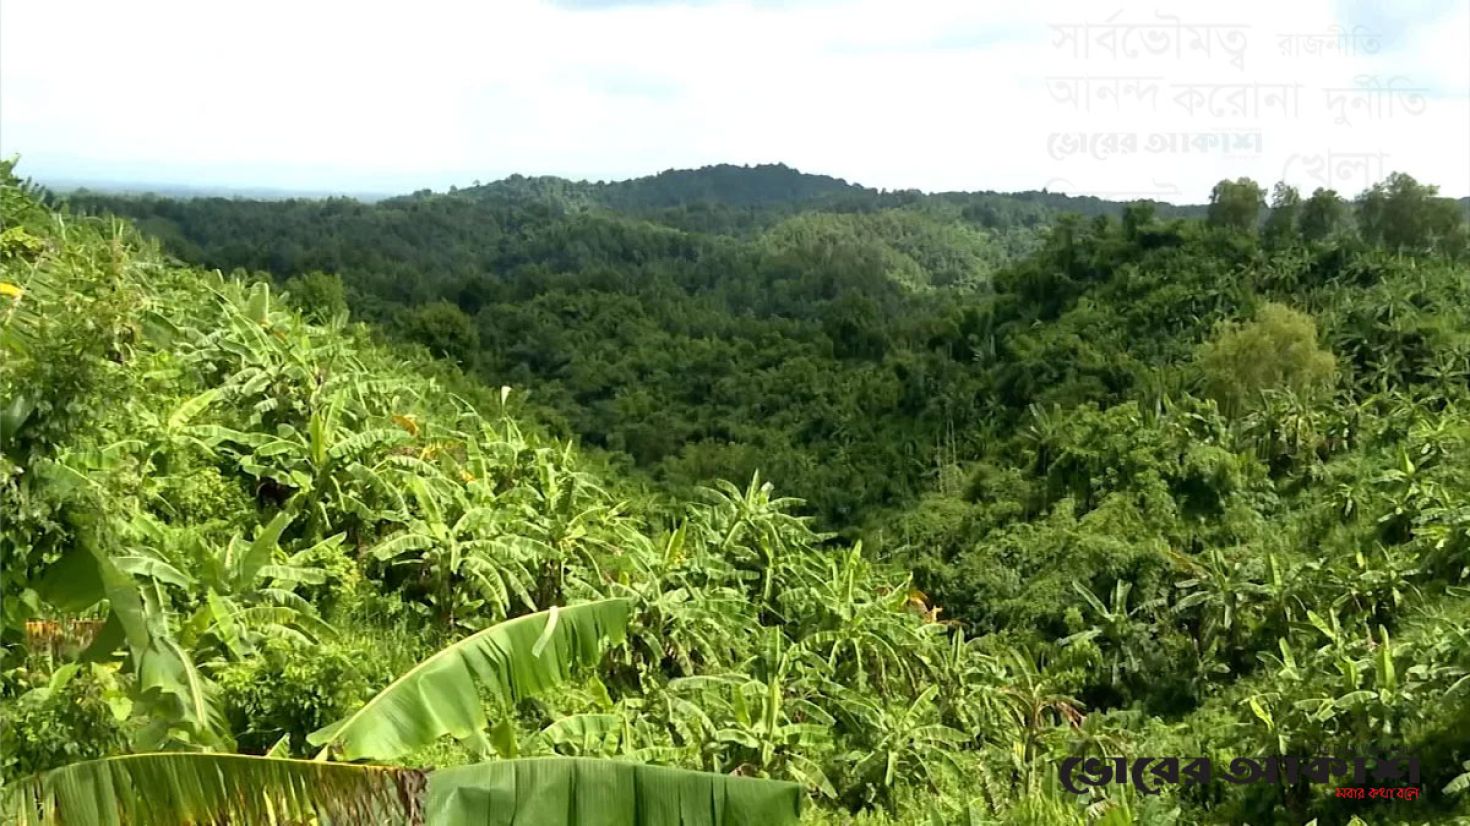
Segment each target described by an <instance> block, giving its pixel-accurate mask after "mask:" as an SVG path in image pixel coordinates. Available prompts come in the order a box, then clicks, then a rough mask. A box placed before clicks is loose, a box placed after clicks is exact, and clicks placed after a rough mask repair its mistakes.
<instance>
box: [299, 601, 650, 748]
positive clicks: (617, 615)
mask: <svg viewBox="0 0 1470 826" xmlns="http://www.w3.org/2000/svg"><path fill="white" fill-rule="evenodd" d="M630 609H631V606H630V605H629V604H628V602H627V601H626V600H618V599H610V600H601V601H598V602H589V603H583V604H581V605H573V606H569V607H566V608H551V609H549V610H547V611H544V612H541V613H537V614H527V615H526V616H523V617H517V618H515V619H513V620H508V621H506V622H503V623H500V624H499V625H493V626H491V627H489V628H486V629H485V630H483V631H480V632H478V633H475V634H472V635H470V636H468V637H465V638H464V639H462V640H460V641H458V642H456V643H454V644H452V645H450V646H448V647H446V648H443V649H441V650H440V651H438V652H436V653H434V654H432V655H430V656H429V657H428V658H427V659H425V660H423V661H422V662H420V663H419V664H418V665H415V666H414V667H413V668H411V669H409V670H408V671H406V672H404V673H403V674H402V675H400V676H399V677H398V678H397V679H396V680H394V681H393V682H392V683H390V684H389V685H388V686H387V687H386V688H384V689H383V690H382V691H380V692H378V693H377V694H376V695H374V696H373V697H372V698H371V699H369V700H368V701H367V702H366V703H364V704H363V705H362V706H361V707H360V708H358V710H357V711H354V712H353V713H352V714H349V715H348V716H347V717H344V718H343V719H341V720H338V721H337V722H335V723H332V724H331V725H329V726H326V727H324V728H322V729H319V730H317V731H315V732H313V733H312V734H311V735H310V736H309V737H308V738H307V740H308V741H309V742H310V743H312V745H315V746H318V747H320V749H321V750H320V751H319V752H318V754H317V757H316V759H317V760H330V759H338V760H347V761H351V760H361V759H371V760H393V759H395V758H398V757H400V756H402V755H403V754H406V753H408V752H409V751H412V750H414V749H417V748H421V747H423V746H426V745H429V744H430V743H433V742H434V741H436V740H438V739H439V738H441V737H443V736H445V735H453V736H454V737H455V738H456V739H458V740H459V741H461V742H462V743H464V744H465V745H466V746H467V747H468V748H470V749H471V750H472V751H475V752H477V753H481V754H485V753H489V752H490V750H491V748H492V746H491V743H490V741H489V739H487V737H486V734H485V730H486V727H487V725H488V721H487V719H486V716H485V710H484V708H483V707H482V706H481V705H480V702H479V698H480V696H481V694H480V692H481V691H484V692H485V693H486V694H488V695H489V696H491V697H494V698H496V699H497V700H498V701H500V702H501V704H502V706H504V707H509V706H513V705H514V704H515V703H518V702H520V701H521V700H524V699H526V698H528V697H531V696H534V695H536V694H538V693H541V692H543V691H545V690H547V689H549V688H551V687H553V686H556V685H559V684H561V683H563V682H565V681H566V680H567V679H568V678H569V677H570V676H571V675H572V673H573V671H574V669H576V668H578V667H585V666H591V665H595V664H596V663H597V662H598V661H599V660H600V659H601V657H602V649H603V646H604V645H605V644H617V643H620V642H621V641H622V640H623V638H624V635H625V633H626V631H627V625H628V616H629V614H630ZM499 728H500V731H499V732H497V736H498V737H504V736H506V729H507V728H508V727H506V726H500V727H499ZM501 750H502V751H512V750H514V749H513V747H511V746H508V745H502V746H501Z"/></svg>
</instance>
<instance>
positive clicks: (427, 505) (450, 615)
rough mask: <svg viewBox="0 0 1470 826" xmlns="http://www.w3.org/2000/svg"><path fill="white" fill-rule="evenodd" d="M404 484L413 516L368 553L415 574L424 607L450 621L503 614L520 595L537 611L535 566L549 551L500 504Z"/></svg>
mask: <svg viewBox="0 0 1470 826" xmlns="http://www.w3.org/2000/svg"><path fill="white" fill-rule="evenodd" d="M407 482H408V487H409V490H410V491H411V493H412V495H413V497H414V500H415V502H416V503H417V505H418V507H417V509H416V514H417V515H416V516H414V517H412V518H411V519H410V521H409V522H408V523H407V524H406V525H405V526H404V528H403V529H402V530H399V531H396V532H394V533H391V534H389V535H388V536H386V537H385V538H384V539H383V540H382V541H381V542H379V543H378V544H377V545H375V546H373V547H372V548H371V549H370V550H369V551H368V555H369V556H370V557H372V558H374V559H377V560H378V561H380V562H385V563H388V564H390V565H393V566H398V567H408V568H410V569H411V570H412V571H414V572H415V573H417V574H418V581H419V582H420V583H422V585H423V587H424V590H425V592H426V595H427V600H428V603H429V606H431V607H432V609H433V610H435V611H436V615H437V618H438V619H439V620H440V621H442V622H446V623H449V624H450V625H459V626H465V627H475V626H476V625H477V624H479V623H482V622H483V621H485V620H489V621H492V622H493V621H495V620H497V619H503V618H505V617H507V616H509V615H510V614H511V611H512V608H513V607H514V606H515V605H516V603H517V601H518V602H519V604H520V605H522V606H524V607H525V608H530V609H535V607H536V598H535V597H534V596H533V595H532V588H533V586H534V583H535V573H534V570H535V569H536V568H537V567H538V564H539V563H541V562H542V561H543V560H544V559H545V558H546V557H547V556H548V555H549V551H550V549H548V548H546V547H545V546H544V545H540V544H538V543H536V542H534V541H533V540H531V539H529V538H527V537H526V536H525V532H524V531H523V530H522V528H523V523H522V522H521V521H520V520H517V519H511V518H508V516H507V513H506V509H505V508H504V507H499V508H497V507H492V506H490V505H488V504H476V503H475V501H474V500H472V499H471V498H470V495H469V494H468V493H467V492H466V491H465V490H464V488H463V487H461V486H457V485H447V486H443V487H441V488H438V489H431V488H430V487H429V485H428V484H427V483H426V482H425V480H424V478H423V477H420V476H411V477H408V480H407ZM441 500H442V501H441ZM466 586H468V587H466ZM482 609H488V612H486V611H482Z"/></svg>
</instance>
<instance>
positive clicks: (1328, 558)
mask: <svg viewBox="0 0 1470 826" xmlns="http://www.w3.org/2000/svg"><path fill="white" fill-rule="evenodd" d="M744 172H745V173H748V174H742V171H741V170H734V169H733V168H716V169H715V170H712V171H711V170H705V171H701V172H694V173H666V174H665V175H662V176H658V177H656V178H653V179H645V180H643V181H640V182H625V183H623V184H572V183H570V182H565V181H559V180H556V179H512V180H510V181H506V182H500V183H497V184H492V185H489V186H485V187H475V188H472V189H465V190H458V191H455V192H451V193H449V194H446V195H433V194H428V193H420V194H416V195H414V196H411V197H407V198H400V199H392V200H389V201H385V202H383V203H380V204H376V205H371V206H368V205H363V204H357V203H355V202H350V201H342V200H334V201H321V202H311V201H286V202H275V203H264V202H250V201H225V200H219V199H206V200H197V201H170V200H165V199H156V198H144V199H117V198H104V197H100V196H92V195H84V196H75V197H73V198H71V199H70V204H69V206H68V205H67V204H58V203H57V202H56V200H55V199H52V198H49V197H44V194H43V193H36V192H33V191H30V190H29V189H28V188H27V187H26V186H24V185H22V184H20V183H19V182H18V181H16V180H15V179H14V178H13V177H11V175H10V173H9V169H8V168H6V169H5V170H4V174H3V177H4V181H3V190H0V192H3V202H0V206H3V208H4V227H5V229H4V232H3V235H0V268H3V269H0V293H3V295H0V324H3V327H0V353H3V357H4V361H3V362H0V513H3V514H4V523H3V534H0V554H3V559H4V562H5V568H4V571H3V576H0V597H3V599H4V605H3V622H4V626H3V633H4V643H5V653H4V659H3V662H0V738H3V740H0V778H3V779H4V780H5V782H6V785H5V788H4V791H5V793H6V794H7V795H8V798H7V804H8V805H12V806H18V807H20V808H18V809H10V810H9V811H21V812H27V813H29V814H27V815H25V816H29V817H38V816H39V815H43V814H52V815H55V812H54V810H53V811H51V812H44V811H38V812H32V811H31V810H32V809H33V808H35V807H34V806H33V805H29V804H31V803H34V801H37V800H39V801H41V803H42V805H44V806H53V807H55V806H62V807H69V808H65V809H64V812H65V814H64V815H63V816H64V817H67V818H72V819H74V820H67V821H66V822H74V821H75V822H83V823H86V822H107V820H106V816H105V815H98V816H97V817H92V816H91V815H90V814H88V815H83V814H78V812H79V811H80V808H79V807H82V808H84V807H85V806H86V805H87V804H86V803H84V802H80V801H84V800H98V799H100V800H102V801H103V802H104V803H105V804H109V805H112V806H116V807H117V812H118V813H120V816H121V817H124V818H132V819H135V820H137V821H139V822H175V821H177V820H178V819H179V818H180V817H184V816H187V817H193V818H197V819H200V820H208V819H209V818H211V817H214V816H216V815H220V816H232V817H235V818H237V819H239V818H250V817H252V816H254V817H256V818H257V819H259V818H260V812H261V811H264V810H265V808H266V807H269V810H270V811H271V812H272V813H274V814H273V815H271V816H274V817H278V818H281V819H282V820H283V822H288V821H289V819H290V818H301V817H305V816H307V815H310V814H315V815H317V816H319V817H324V818H327V819H334V821H335V822H353V818H354V817H356V818H357V819H358V820H361V818H362V815H361V813H362V812H372V813H374V815H373V816H377V813H380V812H383V811H387V810H392V811H393V812H394V813H396V816H404V813H403V811H402V809H403V807H404V805H405V804H404V803H403V801H404V800H405V799H420V798H421V799H423V800H425V801H427V803H426V804H425V805H427V806H428V809H427V814H428V815H429V817H430V819H431V821H432V820H433V819H434V818H435V817H438V818H441V819H442V822H460V821H462V820H463V821H470V820H473V821H474V822H480V821H483V819H484V817H485V814H484V812H485V811H486V810H485V808H484V807H486V806H491V807H495V806H497V805H499V806H501V807H508V806H509V805H511V804H508V803H506V801H516V803H515V804H514V805H515V806H516V807H517V808H516V811H518V812H520V811H522V810H521V808H520V807H522V806H524V807H525V810H524V811H525V817H526V818H527V819H532V818H540V817H545V816H546V815H547V813H548V812H551V811H552V810H555V812H557V813H565V812H568V811H578V812H590V811H598V812H604V813H605V812H618V813H625V812H628V811H629V810H636V811H635V812H634V814H617V815H615V816H614V815H609V817H608V821H609V822H617V823H628V822H649V823H664V822H681V821H679V820H677V819H675V817H674V816H673V815H672V814H671V813H670V812H669V810H667V809H658V808H657V807H653V808H649V807H648V806H646V805H645V804H644V802H643V801H645V800H649V801H654V800H657V801H661V804H666V803H668V801H670V800H673V799H684V800H687V801H688V806H689V807H690V808H691V810H692V809H693V808H699V809H700V810H701V811H703V812H705V813H706V814H705V815H704V816H705V817H709V815H708V812H710V811H711V810H712V807H713V806H715V805H718V804H717V803H716V801H725V804H724V805H727V806H729V809H728V810H727V811H728V812H729V819H726V820H724V821H723V822H752V823H768V822H775V821H776V820H777V819H778V818H780V817H786V818H794V817H796V816H797V812H796V808H797V806H796V800H797V796H796V795H797V792H796V791H795V790H796V789H799V790H800V794H801V797H802V798H803V799H804V801H805V802H804V803H803V804H802V806H801V812H800V817H801V818H802V820H803V822H808V823H814V824H828V823H831V824H836V823H866V824H880V823H1022V824H1092V823H1107V824H1128V823H1136V824H1169V823H1178V824H1185V823H1232V824H1235V823H1258V824H1259V823H1286V824H1293V825H1294V826H1295V825H1296V824H1305V823H1307V822H1309V821H1312V820H1313V819H1317V822H1319V823H1322V824H1328V823H1343V822H1347V821H1348V820H1349V818H1350V816H1352V815H1357V816H1359V817H1361V818H1363V819H1364V820H1365V821H1367V822H1382V823H1425V824H1428V823H1447V822H1456V821H1457V819H1458V820H1459V821H1462V822H1470V795H1467V794H1466V790H1467V787H1470V735H1467V732H1470V599H1467V597H1470V582H1467V579H1470V510H1467V507H1466V501H1467V492H1470V408H1467V405H1470V267H1467V255H1470V246H1467V234H1466V228H1465V224H1464V219H1463V214H1462V211H1461V210H1460V209H1458V208H1457V207H1456V206H1455V204H1454V203H1453V202H1450V201H1446V200H1444V199H1440V198H1438V197H1437V195H1436V193H1435V192H1434V190H1433V189H1432V188H1430V187H1426V186H1423V185H1421V184H1418V183H1417V182H1415V181H1413V180H1412V179H1409V178H1407V177H1405V176H1393V177H1391V178H1390V179H1389V180H1387V181H1385V182H1384V183H1383V184H1381V185H1379V186H1378V187H1375V188H1373V189H1372V190H1370V191H1369V192H1366V193H1364V194H1363V195H1362V196H1361V197H1359V198H1358V199H1356V201H1355V202H1352V203H1349V202H1346V201H1343V200H1341V199H1340V198H1338V196H1337V195H1336V194H1335V193H1332V192H1327V191H1318V192H1316V193H1313V194H1312V195H1311V196H1309V197H1306V198H1302V197H1300V196H1299V195H1298V194H1297V193H1295V192H1293V191H1291V190H1290V189H1289V188H1285V187H1277V188H1276V189H1275V190H1274V191H1273V192H1272V193H1271V194H1270V197H1269V205H1270V208H1269V209H1268V208H1267V194H1266V192H1265V190H1264V189H1263V188H1262V187H1260V186H1259V185H1257V184H1256V183H1254V182H1251V181H1245V180H1242V181H1235V182H1222V184H1221V185H1220V186H1219V187H1217V189H1216V191H1215V193H1214V197H1213V198H1212V201H1211V204H1210V206H1209V207H1208V208H1206V209H1201V210H1174V211H1171V210H1166V209H1163V208H1161V207H1159V206H1158V205H1150V204H1130V205H1119V204H1104V203H1102V202H1090V201H1085V200H1081V199H1078V200H1075V201H1069V200H1066V199H1062V198H1060V197H1058V196H1050V195H1042V194H1036V195H1032V196H1002V195H994V194H977V195H961V194H945V195H931V196H922V195H918V194H916V193H876V192H872V191H867V190H861V189H858V188H855V187H850V186H848V185H846V184H843V183H842V182H841V181H835V180H833V179H821V178H818V179H814V180H810V179H808V178H807V177H805V176H796V173H792V172H790V171H789V170H783V169H780V168H775V169H772V168H763V169H759V170H754V171H751V170H745V171H744ZM793 176H795V177H793ZM79 211H80V212H97V211H111V212H114V213H117V214H120V215H125V216H127V217H130V218H132V219H133V220H134V221H135V222H136V224H137V225H138V226H139V227H140V228H141V229H142V230H143V233H144V234H145V235H146V234H155V235H156V236H157V237H158V238H159V239H160V241H161V244H162V245H163V247H164V248H166V249H167V250H168V251H169V252H170V253H171V254H172V256H173V257H174V258H173V259H170V258H169V257H167V256H165V255H164V254H163V252H161V251H160V249H159V248H158V247H156V246H155V245H154V244H153V242H151V241H148V240H145V238H144V237H143V236H140V235H139V234H137V233H136V232H135V231H134V230H133V229H132V228H130V227H128V226H126V225H125V224H123V223H121V222H118V221H116V220H114V219H105V218H96V217H86V216H84V215H81V214H78V212H79ZM1079 212H1080V213H1085V214H1074V213H1079ZM177 259H184V261H187V262H189V263H181V262H180V261H179V260H177ZM198 266H205V267H217V268H220V269H223V270H226V271H232V270H235V269H239V270H242V271H243V272H239V273H235V274H234V275H231V276H230V277H225V276H222V275H220V274H219V273H214V272H210V271H207V270H201V269H198V268H197V267H198ZM251 271H256V272H258V273H260V274H258V275H251V274H250V272H251ZM324 273H326V274H324ZM349 314H350V315H351V316H353V317H357V318H362V319H366V320H367V321H369V322H371V323H372V326H369V325H363V324H353V323H349V321H348V318H349ZM436 356H437V357H438V358H437V359H436V358H435V357H436ZM570 437H576V438H577V439H578V440H580V441H581V442H582V445H581V446H580V447H578V446H577V445H574V444H570V443H569V441H568V440H569V438H570ZM725 480H736V481H738V482H739V484H733V483H732V482H731V481H725ZM767 480H773V482H774V484H773V482H772V481H767ZM777 491H780V493H783V494H790V495H792V496H796V497H800V498H799V499H796V498H782V497H781V496H779V495H778V494H777ZM818 529H820V530H818ZM160 753H161V754H160ZM1384 753H1388V754H1394V753H1407V754H1411V755H1414V756H1417V757H1418V758H1419V759H1420V762H1421V770H1422V780H1421V784H1420V785H1421V787H1422V788H1423V790H1424V797H1423V799H1422V800H1420V801H1417V802H1413V803H1407V802H1404V803H1376V804H1373V805H1371V806H1370V805H1365V803H1366V801H1351V800H1338V799H1335V798H1334V797H1333V796H1332V794H1331V786H1332V785H1333V784H1331V783H1329V784H1326V785H1324V784H1320V783H1319V784H1312V783H1309V782H1307V781H1305V780H1303V781H1301V782H1296V783H1287V782H1284V781H1283V782H1278V783H1265V784H1258V785H1247V786H1236V785H1232V784H1228V783H1225V782H1222V781H1216V782H1214V783H1212V784H1210V785H1207V786H1165V787H1164V791H1163V793H1162V794H1160V795H1157V796H1148V795H1141V794H1138V793H1137V792H1136V790H1134V789H1133V788H1132V787H1124V786H1107V787H1103V788H1101V789H1096V790H1092V791H1089V792H1088V793H1087V794H1085V795H1076V794H1072V793H1070V792H1068V791H1066V790H1064V789H1062V788H1061V786H1060V784H1059V781H1058V773H1057V767H1058V764H1059V763H1060V762H1061V760H1063V759H1064V758H1066V757H1069V756H1101V757H1127V758H1133V757H1140V756H1179V757H1187V756H1198V755H1204V756H1209V757H1211V758H1213V759H1214V760H1215V761H1216V762H1217V764H1228V762H1229V760H1230V759H1231V758H1234V757H1242V756H1258V755H1268V754H1287V755H1343V756H1358V755H1365V756H1374V755H1379V754H1384ZM123 755H131V756H128V757H123ZM108 758H111V759H108ZM567 758H581V759H578V760H570V759H567ZM354 761H355V762H354ZM674 769H685V770H696V771H698V772H704V773H702V774H700V773H696V774H689V773H680V772H675V771H674ZM721 776H724V777H721ZM731 776H736V777H731ZM594 778H600V779H594ZM750 778H760V779H764V780H767V781H771V782H768V783H759V782H757V781H756V780H752V779H750ZM775 781H787V782H789V783H792V784H795V786H788V785H782V784H781V783H777V782H775ZM598 783H602V784H605V785H606V787H607V789H609V791H607V793H606V797H602V798H590V799H582V798H579V797H578V795H579V794H580V792H578V791H577V790H578V789H581V788H584V787H590V786H591V785H594V784H598ZM108 784H110V785H108ZM523 784H524V785H523ZM1338 785H1346V784H1345V783H1343V784H1338ZM736 786H738V787H739V788H738V790H737V789H736V788H735V787H736ZM120 788H121V789H130V790H133V791H131V792H128V793H120V794H105V795H103V796H101V797H100V798H99V797H98V796H97V794H96V792H95V790H98V789H111V790H116V789H120ZM162 788H170V789H173V790H174V791H171V792H159V791H157V790H159V789H162ZM522 788H523V789H524V790H530V789H537V790H538V791H536V792H535V795H536V797H537V800H547V801H554V802H551V803H545V804H542V805H541V806H540V807H539V808H537V807H535V806H533V805H532V804H529V803H525V802H524V801H525V800H526V799H527V797H528V796H530V792H529V791H523V792H521V793H517V792H516V791H515V790H516V789H522ZM242 789H249V790H251V794H246V795H243V796H242V795H241V794H240V793H239V792H240V790H242ZM487 789H493V790H495V792H494V793H495V794H501V795H505V794H509V795H510V796H509V797H504V796H502V797H498V798H494V799H493V800H492V799H491V798H487V797H485V796H484V795H489V794H491V792H489V791H486V790H487ZM507 790H509V791H507ZM650 790H657V791H650ZM68 801H70V802H68ZM494 801H500V802H499V803H498V804H497V803H496V802H494ZM232 807H233V808H232ZM455 807H459V808H455ZM578 807H580V808H578ZM451 810H452V812H451ZM105 811H106V812H111V811H112V810H111V809H106V810H105ZM475 812H479V814H475ZM181 813H183V814H181ZM681 816H682V815H681ZM636 817H645V818H648V819H647V820H645V821H637V820H636V819H635V818H636ZM741 818H745V819H746V820H744V821H742V820H741ZM518 822H520V821H518ZM538 822H541V821H538ZM545 822H555V820H554V819H548V820H546V821H545ZM683 822H697V821H688V820H686V821H683ZM698 822H702V821H698Z"/></svg>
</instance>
